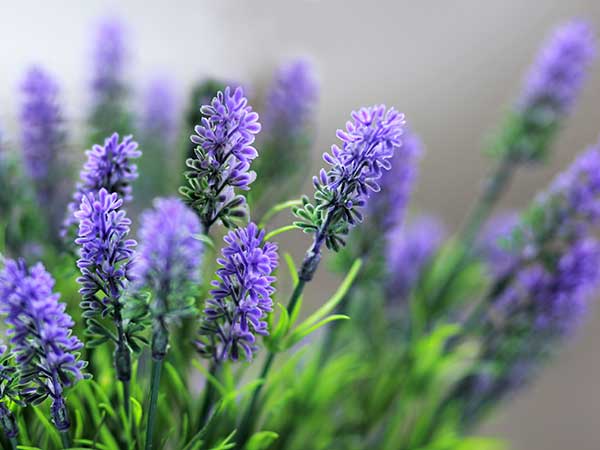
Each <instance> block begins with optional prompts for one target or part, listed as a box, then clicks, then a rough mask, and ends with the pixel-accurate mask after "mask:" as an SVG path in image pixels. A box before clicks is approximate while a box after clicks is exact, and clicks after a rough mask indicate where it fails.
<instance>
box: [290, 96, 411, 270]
mask: <svg viewBox="0 0 600 450" xmlns="http://www.w3.org/2000/svg"><path fill="white" fill-rule="evenodd" d="M404 124H405V121H404V115H403V114H401V113H399V112H397V111H396V110H395V109H394V108H390V109H389V110H386V107H385V106H384V105H379V106H373V107H370V108H361V109H360V110H358V111H354V112H353V113H352V121H349V122H347V124H346V129H345V130H338V131H337V136H338V138H339V139H340V140H341V141H342V146H341V147H340V146H338V145H333V146H332V148H331V154H329V153H324V154H323V159H324V160H325V162H326V163H327V164H329V165H330V166H331V167H330V168H329V170H327V171H326V170H325V169H321V171H320V172H319V176H315V177H313V185H314V187H315V190H316V193H315V204H314V205H313V204H311V203H310V201H309V200H308V198H306V197H305V198H304V199H303V207H302V208H296V209H295V210H294V214H295V215H296V217H298V219H300V220H299V221H297V222H296V223H295V224H296V226H298V227H300V228H302V229H303V230H304V231H305V232H309V233H315V238H314V242H313V246H312V248H311V249H310V250H309V252H308V253H309V254H308V255H307V258H306V259H305V264H304V266H305V267H304V269H303V270H302V272H303V273H302V274H301V277H303V279H305V281H309V280H310V279H311V278H312V275H313V274H314V271H315V270H316V266H317V265H318V261H319V259H320V252H321V246H322V245H323V243H325V244H326V245H327V247H328V248H331V249H333V250H335V251H337V250H338V249H339V248H340V247H342V246H344V245H345V241H344V239H343V237H344V236H345V235H346V234H347V233H348V231H349V229H350V228H351V227H353V226H355V225H356V224H357V223H359V222H361V221H362V220H363V215H362V213H361V211H360V210H361V209H362V208H363V207H364V206H365V204H366V202H367V199H368V198H369V196H370V194H371V193H379V191H380V190H381V186H380V182H381V177H382V175H383V173H384V172H385V171H387V170H390V168H391V166H392V163H391V159H392V157H393V155H394V152H396V151H397V150H398V149H399V148H400V147H401V145H402V134H403V132H404Z"/></svg>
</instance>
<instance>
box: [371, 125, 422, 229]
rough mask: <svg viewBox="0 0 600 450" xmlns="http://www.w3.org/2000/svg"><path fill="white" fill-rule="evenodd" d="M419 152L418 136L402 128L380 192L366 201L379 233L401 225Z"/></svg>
mask: <svg viewBox="0 0 600 450" xmlns="http://www.w3.org/2000/svg"><path fill="white" fill-rule="evenodd" d="M422 153H423V144H422V142H421V140H420V139H419V137H418V136H417V135H416V134H414V133H413V132H411V131H410V130H409V129H408V127H407V128H405V131H404V134H403V135H402V145H401V146H400V147H399V148H396V149H395V151H394V155H393V156H392V157H391V158H390V163H391V165H392V167H391V168H390V170H388V171H387V172H384V173H383V175H382V176H381V181H380V183H379V184H380V185H381V191H380V192H379V193H378V194H377V195H374V196H373V197H371V198H370V199H369V201H368V214H369V216H370V218H371V219H372V220H373V221H374V222H375V225H376V226H377V228H378V229H380V230H384V231H385V230H389V229H390V228H392V227H398V226H401V224H402V221H403V219H404V213H405V211H406V206H407V204H408V201H409V198H410V195H411V193H412V189H413V186H414V183H415V180H416V178H417V160H418V159H419V157H420V156H421V154H422Z"/></svg>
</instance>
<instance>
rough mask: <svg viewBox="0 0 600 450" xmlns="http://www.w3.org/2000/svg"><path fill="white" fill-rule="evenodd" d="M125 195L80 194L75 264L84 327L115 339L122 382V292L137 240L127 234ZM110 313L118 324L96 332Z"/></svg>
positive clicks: (125, 364)
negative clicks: (77, 257) (111, 329)
mask: <svg viewBox="0 0 600 450" xmlns="http://www.w3.org/2000/svg"><path fill="white" fill-rule="evenodd" d="M122 205H123V200H122V199H121V198H119V196H118V195H117V193H114V192H113V193H109V192H108V191H107V190H106V189H104V188H102V189H100V191H99V192H89V193H86V194H85V195H83V197H82V200H81V205H80V209H79V211H77V212H76V213H75V217H76V219H78V220H79V237H78V238H77V239H76V240H75V243H76V244H77V245H79V246H80V258H79V260H78V261H77V267H78V268H79V270H80V271H81V277H79V278H78V279H77V281H78V283H79V284H80V285H81V289H80V290H79V293H80V294H81V296H82V302H81V307H82V308H83V311H84V313H83V316H84V317H85V319H86V325H87V326H88V332H89V334H90V335H92V336H94V335H97V336H96V339H97V342H98V343H102V342H106V341H108V340H109V339H112V340H113V341H114V343H115V346H116V350H115V368H116V371H117V377H118V379H119V380H120V381H128V380H129V379H130V377H131V360H130V350H129V346H128V344H127V336H126V329H125V328H124V320H123V316H122V309H123V294H124V292H125V289H126V287H127V282H128V280H129V279H130V278H131V274H130V270H131V264H132V259H133V254H134V250H133V248H134V246H135V245H136V242H135V241H134V240H132V239H128V235H129V231H130V225H131V221H130V220H129V219H128V218H127V217H126V215H125V211H123V210H121V206H122ZM107 316H108V317H110V318H111V319H112V321H113V323H114V325H115V328H116V338H115V334H113V333H111V332H108V330H106V333H100V334H99V335H98V333H97V332H96V331H97V330H98V327H99V325H98V324H99V322H98V321H97V319H98V318H103V317H107Z"/></svg>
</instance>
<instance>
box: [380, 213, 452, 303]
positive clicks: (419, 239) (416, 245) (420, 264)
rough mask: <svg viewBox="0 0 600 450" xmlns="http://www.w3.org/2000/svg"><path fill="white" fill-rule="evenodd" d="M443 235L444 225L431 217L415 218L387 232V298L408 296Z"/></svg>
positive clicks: (444, 233)
mask: <svg viewBox="0 0 600 450" xmlns="http://www.w3.org/2000/svg"><path fill="white" fill-rule="evenodd" d="M445 236H446V230H445V227H444V224H443V223H442V222H441V221H440V220H439V219H438V218H436V217H432V216H420V217H417V218H416V219H415V220H413V221H411V222H410V223H408V224H406V225H404V224H401V225H398V226H396V227H394V228H392V229H390V230H389V231H388V232H387V233H386V236H385V257H386V258H385V259H386V263H387V269H388V275H387V286H386V291H387V293H388V296H389V297H390V298H392V299H398V298H400V299H405V298H406V297H407V295H408V294H409V293H410V291H411V290H412V288H413V287H414V285H415V283H416V282H417V281H418V279H419V276H420V275H421V272H422V270H423V269H424V268H425V267H426V265H427V264H428V263H429V262H430V260H431V258H432V257H433V256H434V255H435V253H436V252H437V250H438V249H439V247H440V245H441V244H442V241H443V239H444V237H445Z"/></svg>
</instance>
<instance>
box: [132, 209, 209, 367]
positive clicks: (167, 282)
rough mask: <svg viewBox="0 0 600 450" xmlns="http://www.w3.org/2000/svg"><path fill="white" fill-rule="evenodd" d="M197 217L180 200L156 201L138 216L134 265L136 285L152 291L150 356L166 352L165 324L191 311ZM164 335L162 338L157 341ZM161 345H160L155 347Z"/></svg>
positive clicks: (198, 256)
mask: <svg viewBox="0 0 600 450" xmlns="http://www.w3.org/2000/svg"><path fill="white" fill-rule="evenodd" d="M200 232H201V227H200V221H199V220H198V217H197V216H196V215H195V214H194V212H193V211H191V210H190V209H188V208H187V207H186V206H185V205H184V204H183V203H182V202H181V201H180V200H177V199H175V198H168V199H156V200H155V201H154V209H153V210H150V211H146V212H145V213H144V214H143V215H142V226H141V229H140V239H141V244H140V249H139V256H138V258H137V260H136V262H135V265H134V274H135V277H136V279H137V280H138V282H139V283H140V284H142V285H145V286H147V287H149V288H151V289H152V291H153V293H154V295H153V297H152V301H151V304H150V313H151V316H152V319H153V321H154V344H155V345H153V356H154V357H155V358H158V359H162V358H163V357H164V355H165V353H166V350H167V339H168V330H167V328H166V325H167V322H168V321H170V320H176V319H178V318H181V317H184V316H186V315H189V314H190V313H191V312H193V310H194V309H193V304H192V303H191V302H190V301H189V299H190V295H189V294H190V288H191V287H192V285H193V284H196V283H199V281H200V265H201V263H202V253H203V245H202V242H201V241H199V240H198V239H196V238H195V237H194V235H197V234H200ZM159 336H164V339H158V337H159ZM158 344H161V345H158Z"/></svg>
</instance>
